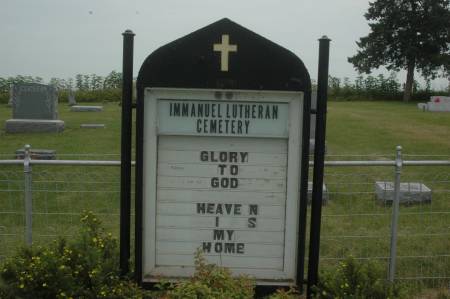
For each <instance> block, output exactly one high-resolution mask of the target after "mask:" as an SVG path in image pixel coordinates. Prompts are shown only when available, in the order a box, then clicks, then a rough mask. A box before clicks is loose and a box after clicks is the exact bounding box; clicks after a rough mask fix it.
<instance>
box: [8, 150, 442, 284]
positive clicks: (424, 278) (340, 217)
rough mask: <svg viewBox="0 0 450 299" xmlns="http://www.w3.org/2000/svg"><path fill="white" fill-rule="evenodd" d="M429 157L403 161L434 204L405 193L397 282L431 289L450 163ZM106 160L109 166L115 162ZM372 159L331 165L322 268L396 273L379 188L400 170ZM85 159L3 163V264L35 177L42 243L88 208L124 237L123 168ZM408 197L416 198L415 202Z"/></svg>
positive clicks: (36, 228)
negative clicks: (360, 265) (353, 263)
mask: <svg viewBox="0 0 450 299" xmlns="http://www.w3.org/2000/svg"><path fill="white" fill-rule="evenodd" d="M359 157H361V158H364V157H363V156H359ZM423 157H425V156H418V158H419V159H422V158H423ZM426 157H427V159H433V158H438V159H440V160H439V161H423V160H412V159H411V158H412V156H407V158H408V159H411V160H408V161H402V162H403V167H401V183H402V184H404V183H420V184H423V185H424V186H425V187H427V188H429V189H430V190H431V191H430V194H425V195H423V196H430V195H431V200H428V199H429V198H428V197H427V198H425V199H424V200H420V198H421V197H420V196H422V195H421V194H420V193H421V192H422V191H426V190H425V189H423V190H422V189H420V190H419V191H420V192H419V191H417V190H409V191H410V192H409V193H408V190H407V191H405V190H403V193H402V192H400V194H399V195H400V208H399V214H398V229H397V230H396V234H397V241H396V244H397V250H396V270H395V273H394V274H395V279H396V280H401V281H409V282H414V283H421V284H426V285H427V286H429V287H439V286H443V285H446V286H448V284H449V283H450V159H449V157H448V156H447V157H446V156H438V157H431V156H426ZM103 158H104V159H106V160H108V158H109V156H104V157H103ZM370 158H371V160H369V159H368V157H366V159H365V160H364V161H362V160H359V161H354V160H351V161H342V160H340V159H342V156H339V157H336V156H335V157H328V159H327V160H328V162H326V168H325V179H324V182H325V188H326V192H325V195H324V199H325V204H324V207H323V210H322V235H321V247H320V267H321V268H322V269H323V268H326V267H328V266H329V265H333V264H336V263H338V262H339V261H341V260H343V259H345V258H347V257H348V256H353V257H354V258H356V259H360V260H374V261H377V262H379V263H380V264H382V265H383V266H384V267H385V269H386V273H388V269H389V265H390V259H391V257H392V254H391V253H392V246H391V237H392V231H391V227H392V221H393V219H394V218H393V208H394V207H395V205H394V204H393V203H392V201H389V200H386V199H383V197H382V195H383V194H381V193H380V192H378V193H377V187H376V183H377V182H383V183H382V185H381V186H384V187H386V186H388V185H389V184H390V183H392V184H393V183H394V182H395V171H394V170H395V169H396V165H397V164H396V161H395V160H393V158H394V156H390V157H389V156H381V155H376V157H374V156H371V157H370ZM82 159H83V157H79V159H74V160H71V161H72V162H71V161H68V160H63V161H62V160H50V161H43V160H32V161H31V162H32V163H31V165H32V171H30V173H27V172H26V167H25V168H24V160H12V159H11V160H0V262H1V260H3V259H5V258H7V257H8V256H11V255H12V254H13V253H14V251H15V249H16V248H17V247H18V246H21V245H24V244H26V240H27V230H26V227H27V225H26V224H27V220H26V200H25V199H26V192H27V186H26V180H25V178H26V176H27V175H29V176H30V178H31V180H30V182H31V190H32V240H33V243H34V244H39V243H41V244H43V243H46V242H49V240H51V239H54V238H55V237H61V236H73V235H75V234H76V233H77V231H78V228H79V218H80V217H79V215H80V214H81V213H82V212H83V211H85V210H89V211H93V212H94V213H95V214H96V215H97V216H98V217H99V218H100V219H101V220H102V222H103V225H104V226H105V228H106V229H107V230H108V231H110V232H112V233H113V234H114V235H116V236H118V234H119V206H120V203H119V201H120V167H118V166H119V165H120V162H118V161H100V159H99V160H97V161H87V160H82ZM75 160H76V161H75ZM397 167H398V165H397ZM24 170H25V172H24ZM30 170H31V169H30ZM310 177H312V175H311V176H310ZM383 184H384V185H383ZM408 186H409V185H408ZM421 186H422V185H421ZM29 187H30V186H29ZM132 190H134V188H132ZM400 191H402V189H401V188H400ZM384 192H385V193H384V195H385V196H391V195H392V194H393V193H392V192H393V190H387V191H384ZM422 193H423V192H422ZM408 194H413V199H414V200H412V198H411V197H408V196H411V195H408ZM405 198H406V200H405ZM133 215H134V213H133ZM133 222H134V220H133V221H132V223H133ZM308 222H309V221H308ZM308 231H309V230H308Z"/></svg>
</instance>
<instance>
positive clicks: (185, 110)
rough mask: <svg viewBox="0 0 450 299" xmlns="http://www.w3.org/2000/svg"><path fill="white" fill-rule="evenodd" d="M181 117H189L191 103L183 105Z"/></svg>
mask: <svg viewBox="0 0 450 299" xmlns="http://www.w3.org/2000/svg"><path fill="white" fill-rule="evenodd" d="M181 116H189V103H183V105H182V108H181Z"/></svg>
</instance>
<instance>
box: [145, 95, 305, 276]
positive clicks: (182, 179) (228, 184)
mask: <svg viewBox="0 0 450 299" xmlns="http://www.w3.org/2000/svg"><path fill="white" fill-rule="evenodd" d="M302 115H303V94H302V93H301V92H267V91H264V92H259V91H236V90H192V89H189V90H181V89H163V88H152V89H146V90H145V99H144V142H143V143H144V149H143V153H144V167H143V169H144V173H143V178H144V189H143V195H144V196H143V198H144V202H143V209H144V210H143V215H144V223H143V232H142V236H143V248H142V249H143V250H142V251H143V279H144V281H156V280H158V278H161V277H164V278H166V279H170V278H179V277H187V276H189V275H192V273H193V271H194V254H195V252H196V251H197V250H202V251H203V254H204V256H205V257H206V259H207V260H208V261H210V262H212V263H216V264H218V265H220V266H225V267H228V268H230V269H231V271H232V272H233V273H235V274H248V275H251V276H253V277H255V278H256V280H257V282H258V283H259V284H273V283H274V282H275V281H276V283H277V284H290V283H294V282H295V277H296V273H295V271H296V265H297V263H296V258H297V227H298V202H299V182H300V160H301V132H302V127H301V126H302V120H301V117H302Z"/></svg>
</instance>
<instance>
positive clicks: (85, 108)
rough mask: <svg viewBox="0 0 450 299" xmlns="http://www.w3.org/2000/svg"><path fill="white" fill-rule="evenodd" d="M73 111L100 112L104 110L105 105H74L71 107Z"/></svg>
mask: <svg viewBox="0 0 450 299" xmlns="http://www.w3.org/2000/svg"><path fill="white" fill-rule="evenodd" d="M70 111H72V112H100V111H103V106H78V105H77V106H72V107H70Z"/></svg>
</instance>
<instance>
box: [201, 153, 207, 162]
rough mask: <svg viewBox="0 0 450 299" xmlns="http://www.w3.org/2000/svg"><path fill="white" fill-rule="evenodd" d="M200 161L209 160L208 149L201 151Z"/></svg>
mask: <svg viewBox="0 0 450 299" xmlns="http://www.w3.org/2000/svg"><path fill="white" fill-rule="evenodd" d="M200 161H202V162H208V152H207V151H201V152H200Z"/></svg>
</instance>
